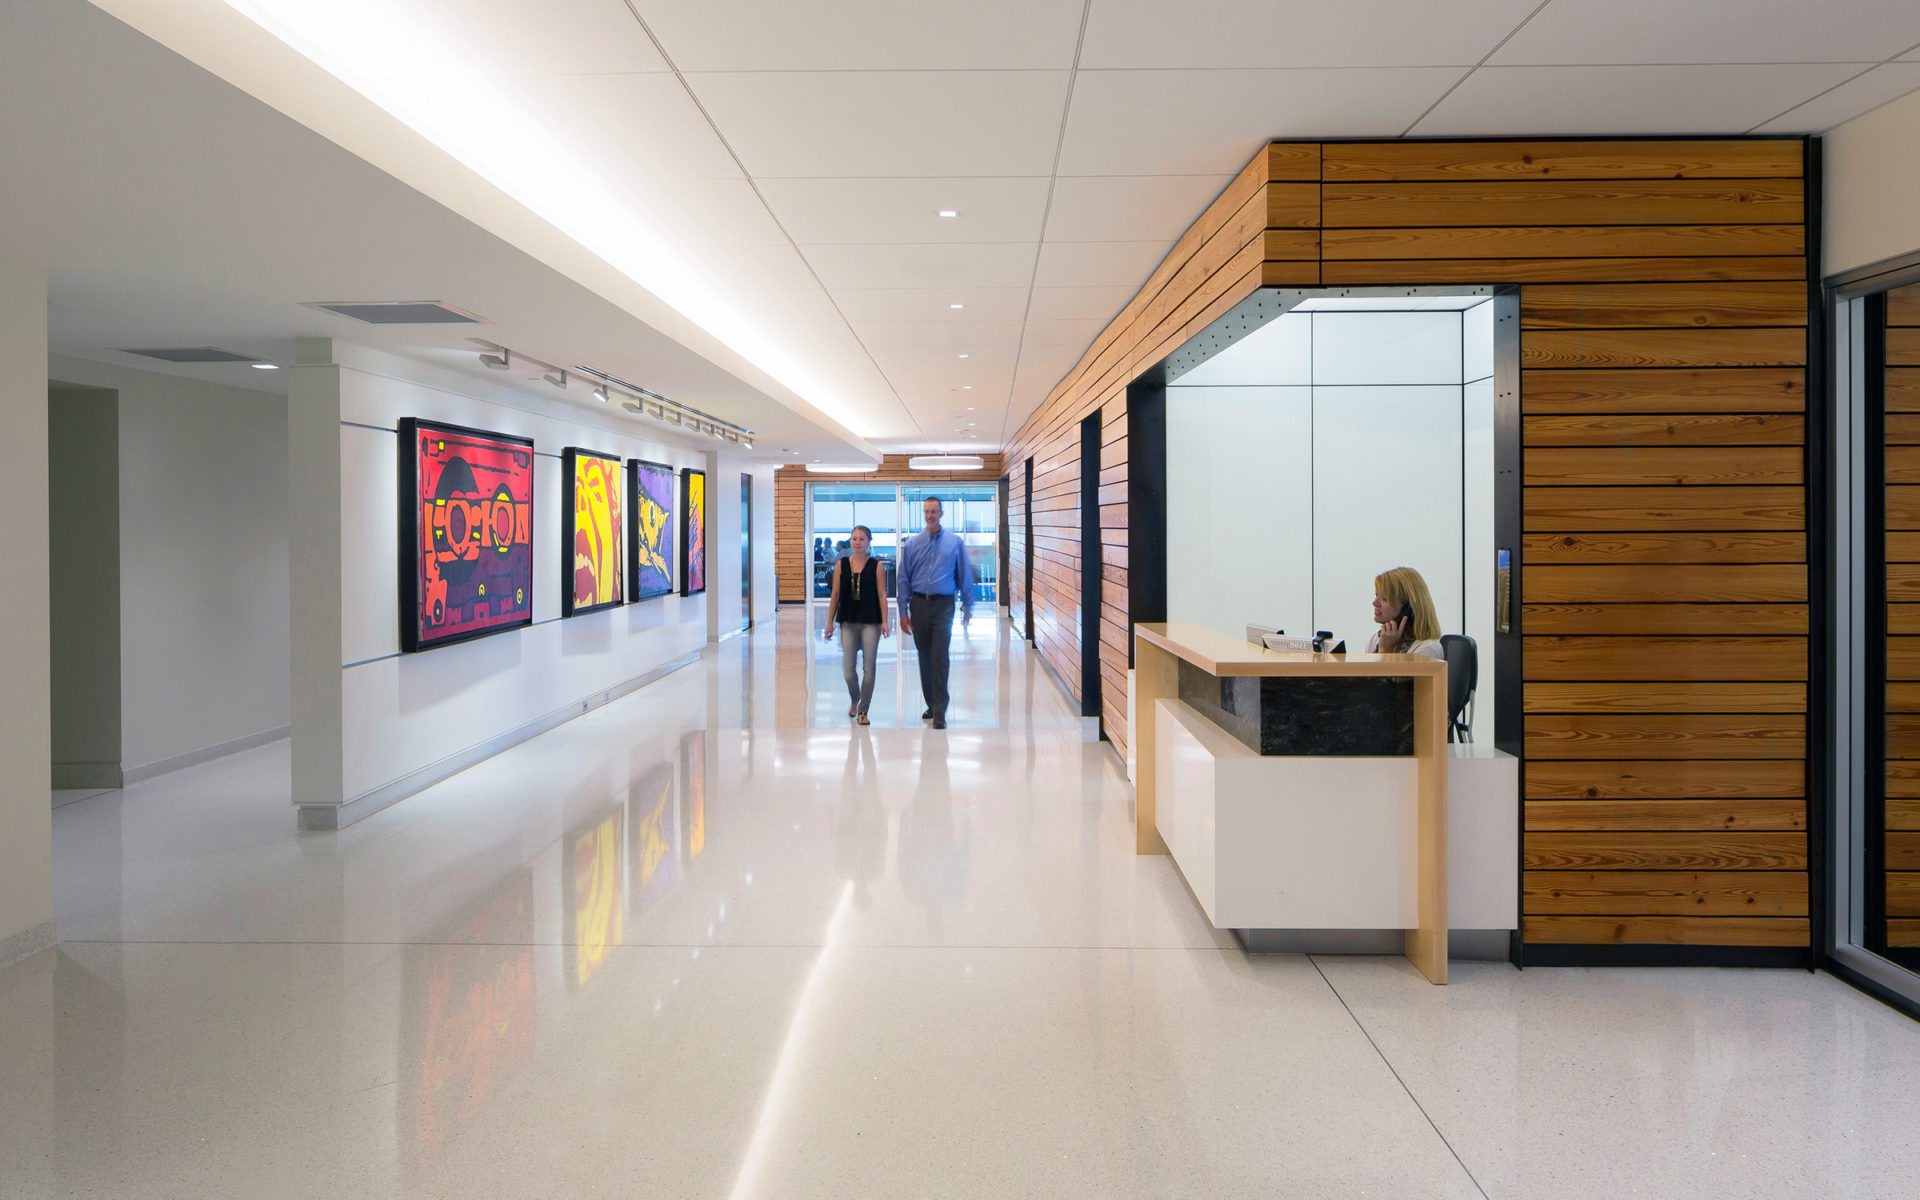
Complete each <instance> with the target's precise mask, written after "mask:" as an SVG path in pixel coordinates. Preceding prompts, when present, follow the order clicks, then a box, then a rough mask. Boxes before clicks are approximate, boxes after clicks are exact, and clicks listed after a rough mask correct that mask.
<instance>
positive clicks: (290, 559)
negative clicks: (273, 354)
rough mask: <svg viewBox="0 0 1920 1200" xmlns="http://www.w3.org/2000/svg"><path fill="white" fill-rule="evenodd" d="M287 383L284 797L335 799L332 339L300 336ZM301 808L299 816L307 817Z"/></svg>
mask: <svg viewBox="0 0 1920 1200" xmlns="http://www.w3.org/2000/svg"><path fill="white" fill-rule="evenodd" d="M296 358H297V363H296V365H295V366H294V368H293V370H292V372H291V376H292V378H291V379H290V380H289V381H288V389H287V508H288V522H287V524H288V535H289V536H288V553H287V583H288V593H289V594H288V628H289V631H290V635H291V636H290V638H289V641H290V643H291V646H290V654H289V661H288V684H289V696H288V701H289V704H288V707H289V710H290V715H291V724H292V728H293V802H294V804H295V805H298V806H308V805H335V806H337V805H339V804H340V803H341V802H342V801H343V800H344V799H345V791H344V783H343V780H344V776H343V774H342V769H341V764H342V758H341V755H342V747H343V744H344V743H343V734H342V721H341V707H340V705H341V678H340V669H341V665H342V663H341V647H342V646H343V645H344V637H343V634H342V627H341V616H342V606H341V571H342V562H341V553H340V552H341V540H340V538H341V532H340V527H341V515H342V513H341V505H340V488H341V458H340V439H341V436H342V433H343V431H342V429H341V427H340V386H341V385H340V368H339V367H338V366H337V365H335V363H334V354H333V343H332V342H331V341H329V340H327V339H323V338H316V339H307V340H303V341H302V342H301V343H300V346H299V351H298V353H297V355H296ZM310 812H311V810H310V809H309V810H304V811H303V821H304V822H306V823H308V824H317V825H318V826H319V827H322V828H325V827H326V823H325V822H324V821H319V822H313V821H311V820H310V819H309V817H308V815H307V814H309V813H310Z"/></svg>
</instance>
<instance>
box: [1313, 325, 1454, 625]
mask: <svg viewBox="0 0 1920 1200" xmlns="http://www.w3.org/2000/svg"><path fill="white" fill-rule="evenodd" d="M1394 315H1395V316H1398V315H1399V314H1394ZM1420 315H1422V316H1424V315H1426V314H1420ZM1446 315H1447V316H1449V317H1453V316H1454V314H1451V313H1449V314H1446ZM1367 319H1378V318H1367ZM1324 320H1326V318H1325V317H1316V318H1315V321H1316V323H1317V322H1319V321H1324ZM1457 329H1458V327H1457V325H1456V327H1455V332H1456V335H1457ZM1454 353H1455V355H1458V353H1459V343H1458V342H1457V341H1456V342H1455V344H1454ZM1456 361H1457V359H1456ZM1313 432H1314V438H1313V474H1314V497H1313V501H1314V504H1313V525H1314V536H1313V545H1314V556H1313V612H1314V621H1315V623H1316V625H1317V627H1318V628H1321V629H1331V630H1332V631H1333V632H1334V633H1335V634H1336V635H1338V636H1340V637H1343V638H1347V639H1348V640H1349V641H1350V642H1355V643H1356V644H1355V645H1354V646H1353V647H1352V648H1354V649H1358V648H1359V647H1358V644H1357V643H1358V642H1364V640H1365V639H1366V638H1368V637H1370V636H1372V634H1373V630H1374V628H1375V626H1374V624H1373V617H1372V604H1373V578H1374V576H1376V575H1378V574H1380V573H1381V572H1382V571H1385V570H1387V569H1388V568H1390V567H1412V568H1414V569H1415V570H1417V571H1419V572H1420V574H1421V575H1423V576H1425V577H1426V580H1427V586H1428V587H1429V588H1430V589H1432V591H1433V597H1434V603H1435V604H1436V605H1438V607H1439V610H1440V612H1439V616H1440V624H1441V628H1442V629H1443V630H1445V631H1447V632H1455V631H1458V630H1459V629H1460V625H1461V618H1462V611H1461V594H1460V592H1461V570H1460V542H1461V533H1460V521H1461V496H1460V491H1461V476H1460V472H1461V461H1460V455H1461V438H1460V388H1459V387H1458V386H1452V387H1340V388H1319V387H1316V388H1314V389H1313Z"/></svg>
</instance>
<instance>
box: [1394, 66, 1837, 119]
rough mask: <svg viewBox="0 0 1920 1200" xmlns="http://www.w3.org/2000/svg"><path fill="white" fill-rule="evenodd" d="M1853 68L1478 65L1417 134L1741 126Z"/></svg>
mask: <svg viewBox="0 0 1920 1200" xmlns="http://www.w3.org/2000/svg"><path fill="white" fill-rule="evenodd" d="M1858 69H1859V68H1857V67H1851V66H1847V65H1845V64H1825V65H1820V64H1807V63H1787V64H1782V65H1779V66H1725V65H1714V66H1699V67H1482V68H1481V69H1479V70H1478V71H1475V72H1474V73H1473V74H1472V75H1471V76H1469V77H1468V78H1467V80H1466V81H1465V82H1464V83H1462V84H1461V85H1460V86H1459V87H1458V88H1456V89H1455V90H1454V92H1453V94H1452V95H1450V96H1448V97H1447V98H1446V99H1445V100H1443V101H1442V102H1441V103H1440V104H1439V105H1438V106H1437V107H1436V108H1435V109H1434V110H1433V112H1432V113H1430V114H1429V115H1428V116H1427V117H1426V118H1425V119H1423V120H1422V121H1421V122H1420V125H1419V127H1418V128H1417V129H1415V130H1414V133H1415V134H1417V135H1421V136H1443V137H1444V136H1478V135H1483V134H1615V133H1744V132H1746V131H1747V130H1749V129H1751V128H1753V127H1754V126H1755V125H1758V124H1759V123H1760V122H1762V121H1766V120H1769V119H1771V118H1772V117H1774V116H1776V115H1777V114H1779V113H1782V112H1784V111H1786V110H1787V109H1789V108H1792V107H1793V106H1794V105H1796V104H1799V103H1802V102H1803V101H1805V100H1807V99H1809V98H1811V97H1812V96H1814V95H1816V94H1818V93H1820V92H1822V91H1825V90H1826V89H1827V88H1830V87H1832V86H1833V85H1834V84H1836V83H1839V82H1840V81H1841V80H1844V79H1845V78H1846V77H1847V76H1849V75H1851V74H1853V73H1854V72H1855V71H1856V70H1858Z"/></svg>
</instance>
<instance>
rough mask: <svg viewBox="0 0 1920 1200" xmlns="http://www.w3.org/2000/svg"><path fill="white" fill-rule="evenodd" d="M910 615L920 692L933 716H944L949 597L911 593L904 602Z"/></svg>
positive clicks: (950, 625)
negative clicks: (912, 595)
mask: <svg viewBox="0 0 1920 1200" xmlns="http://www.w3.org/2000/svg"><path fill="white" fill-rule="evenodd" d="M907 604H908V606H909V607H908V612H909V613H911V614H912V616H913V648H914V649H915V650H916V651H918V652H919V658H920V694H921V695H922V696H925V697H926V700H927V707H928V708H930V709H932V710H933V715H934V716H936V717H939V718H940V719H941V720H945V719H946V716H947V643H949V642H951V641H952V640H953V597H952V596H915V597H913V598H912V599H911V600H909V601H908V602H907Z"/></svg>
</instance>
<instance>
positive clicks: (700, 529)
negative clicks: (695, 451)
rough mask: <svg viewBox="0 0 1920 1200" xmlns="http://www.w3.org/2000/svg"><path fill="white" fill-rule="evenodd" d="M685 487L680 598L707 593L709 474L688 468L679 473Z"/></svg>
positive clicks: (681, 534)
mask: <svg viewBox="0 0 1920 1200" xmlns="http://www.w3.org/2000/svg"><path fill="white" fill-rule="evenodd" d="M680 479H681V481H682V482H683V483H684V484H685V485H686V486H685V488H684V489H683V491H682V498H683V499H684V500H685V502H686V510H685V511H684V512H683V513H681V515H680V594H681V595H682V596H696V595H698V594H700V593H701V592H704V591H706V590H707V473H706V472H705V471H696V470H694V469H693V468H692V467H686V468H684V469H682V470H681V472H680Z"/></svg>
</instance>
